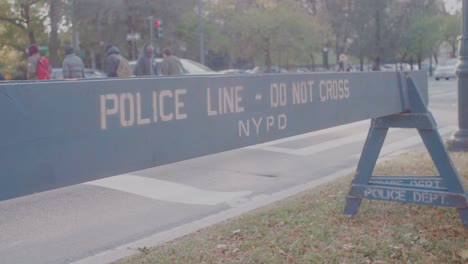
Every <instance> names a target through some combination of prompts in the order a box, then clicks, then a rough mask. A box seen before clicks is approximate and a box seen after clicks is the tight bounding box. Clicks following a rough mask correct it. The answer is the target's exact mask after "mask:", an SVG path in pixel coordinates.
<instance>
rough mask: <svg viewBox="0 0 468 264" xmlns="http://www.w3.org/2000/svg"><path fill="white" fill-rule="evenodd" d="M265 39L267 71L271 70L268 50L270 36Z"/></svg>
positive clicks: (269, 51)
mask: <svg viewBox="0 0 468 264" xmlns="http://www.w3.org/2000/svg"><path fill="white" fill-rule="evenodd" d="M264 41H265V49H264V51H265V66H266V67H267V72H268V73H270V72H271V50H270V38H268V37H266V38H264Z"/></svg>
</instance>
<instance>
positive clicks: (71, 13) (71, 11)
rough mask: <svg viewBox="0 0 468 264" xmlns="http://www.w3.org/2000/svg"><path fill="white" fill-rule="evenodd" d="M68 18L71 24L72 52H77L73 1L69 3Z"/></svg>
mask: <svg viewBox="0 0 468 264" xmlns="http://www.w3.org/2000/svg"><path fill="white" fill-rule="evenodd" d="M70 17H71V23H72V28H71V29H72V46H73V51H74V52H78V40H77V38H76V19H75V0H71V2H70Z"/></svg>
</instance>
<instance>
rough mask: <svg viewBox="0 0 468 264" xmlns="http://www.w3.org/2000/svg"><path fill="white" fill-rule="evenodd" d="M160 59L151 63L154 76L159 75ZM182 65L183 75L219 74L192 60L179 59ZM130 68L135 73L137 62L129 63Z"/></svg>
mask: <svg viewBox="0 0 468 264" xmlns="http://www.w3.org/2000/svg"><path fill="white" fill-rule="evenodd" d="M161 62H162V59H161V58H155V59H154V62H153V67H154V71H155V74H156V75H161V70H160V68H161ZM180 62H181V63H182V67H183V71H184V75H212V74H221V73H219V72H216V71H213V70H212V69H210V68H208V67H206V66H205V65H203V64H200V63H198V62H196V61H193V60H188V59H180ZM129 64H130V66H131V67H132V69H133V71H135V67H136V64H137V61H129Z"/></svg>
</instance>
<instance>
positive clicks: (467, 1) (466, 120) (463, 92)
mask: <svg viewBox="0 0 468 264" xmlns="http://www.w3.org/2000/svg"><path fill="white" fill-rule="evenodd" d="M462 12H463V13H462V16H463V35H462V37H461V38H460V46H459V63H458V67H457V71H456V74H457V77H458V123H459V129H458V131H456V132H455V133H454V134H453V135H452V137H451V138H450V139H449V140H448V142H447V143H448V147H449V149H450V150H452V151H468V0H463V11H462Z"/></svg>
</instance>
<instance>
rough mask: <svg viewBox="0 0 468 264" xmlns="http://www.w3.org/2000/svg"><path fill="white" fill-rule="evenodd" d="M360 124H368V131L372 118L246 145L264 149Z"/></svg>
mask: <svg viewBox="0 0 468 264" xmlns="http://www.w3.org/2000/svg"><path fill="white" fill-rule="evenodd" d="M359 126H366V127H365V130H366V131H367V130H368V128H369V126H370V119H368V120H363V121H359V122H355V123H351V124H348V125H342V126H338V127H334V128H328V129H323V130H319V131H315V132H311V133H307V134H302V135H298V136H294V137H288V138H283V139H278V140H275V141H269V142H266V143H262V144H257V145H254V146H250V147H246V149H264V148H265V147H266V146H273V145H278V144H282V143H287V142H291V141H296V140H299V139H304V138H309V137H312V136H319V135H325V134H331V133H333V132H338V131H342V130H348V129H351V128H354V127H359Z"/></svg>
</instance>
